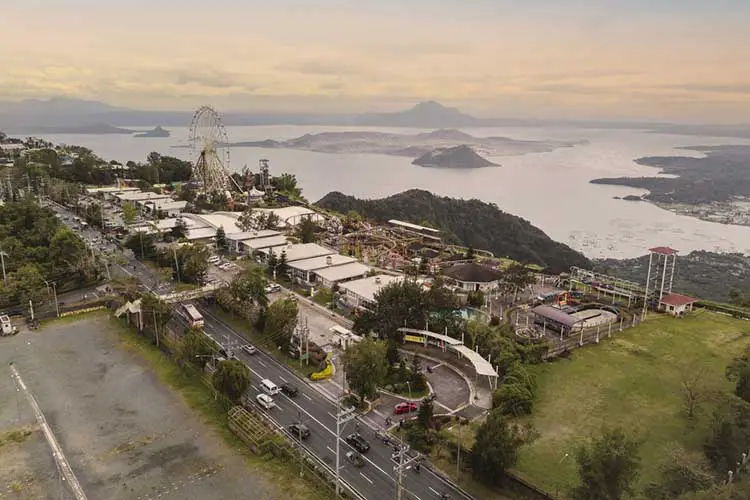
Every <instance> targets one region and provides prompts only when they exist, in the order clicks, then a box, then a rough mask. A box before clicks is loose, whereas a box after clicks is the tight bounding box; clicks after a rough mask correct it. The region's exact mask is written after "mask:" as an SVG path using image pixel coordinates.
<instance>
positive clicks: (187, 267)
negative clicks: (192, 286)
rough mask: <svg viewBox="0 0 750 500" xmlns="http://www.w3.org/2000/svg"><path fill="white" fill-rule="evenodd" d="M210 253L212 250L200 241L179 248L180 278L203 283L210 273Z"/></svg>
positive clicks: (188, 281)
mask: <svg viewBox="0 0 750 500" xmlns="http://www.w3.org/2000/svg"><path fill="white" fill-rule="evenodd" d="M210 255H211V252H210V251H209V250H208V247H206V245H203V244H200V243H196V244H192V245H183V246H181V247H180V248H179V250H177V263H178V264H179V266H180V278H181V279H182V280H183V281H185V282H187V283H196V284H199V285H202V284H203V283H204V282H205V280H206V275H207V274H208V258H209V257H210ZM175 271H176V270H175Z"/></svg>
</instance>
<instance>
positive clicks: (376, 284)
mask: <svg viewBox="0 0 750 500" xmlns="http://www.w3.org/2000/svg"><path fill="white" fill-rule="evenodd" d="M403 280H404V278H403V277H402V276H391V275H389V274H380V275H378V276H370V277H368V278H362V279H361V280H354V281H348V282H346V283H342V284H341V288H342V289H344V290H346V291H349V292H351V293H353V294H354V295H357V296H359V297H361V298H362V299H364V300H366V301H368V302H374V301H375V295H376V294H377V293H378V291H380V289H381V288H383V287H384V286H387V285H390V284H391V283H397V282H401V281H403Z"/></svg>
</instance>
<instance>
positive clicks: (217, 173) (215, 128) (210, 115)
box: [189, 106, 229, 193]
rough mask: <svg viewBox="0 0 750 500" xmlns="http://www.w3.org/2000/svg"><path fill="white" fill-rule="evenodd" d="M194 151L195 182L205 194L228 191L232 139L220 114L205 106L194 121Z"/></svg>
mask: <svg viewBox="0 0 750 500" xmlns="http://www.w3.org/2000/svg"><path fill="white" fill-rule="evenodd" d="M189 142H190V152H191V159H192V161H193V179H192V180H193V181H194V182H196V183H198V184H199V185H200V191H202V192H204V193H225V192H227V191H228V189H229V173H228V172H229V140H228V138H227V131H226V129H225V128H224V124H223V123H222V122H221V117H220V116H219V113H217V112H216V110H214V109H213V108H211V107H210V106H201V107H200V108H198V110H197V111H196V112H195V114H194V115H193V121H192V123H191V124H190V136H189Z"/></svg>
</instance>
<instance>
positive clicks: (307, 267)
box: [288, 254, 357, 283]
mask: <svg viewBox="0 0 750 500" xmlns="http://www.w3.org/2000/svg"><path fill="white" fill-rule="evenodd" d="M352 262H357V259H355V258H353V257H347V256H345V255H340V254H329V255H324V256H320V257H313V258H311V259H303V260H297V261H294V262H290V263H289V265H288V267H289V269H290V270H291V271H292V275H293V276H295V277H297V278H299V279H301V280H303V281H307V282H308V283H312V282H313V281H315V271H317V270H320V269H325V268H327V267H333V266H343V265H346V264H351V263H352Z"/></svg>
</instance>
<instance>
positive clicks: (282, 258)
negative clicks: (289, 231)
mask: <svg viewBox="0 0 750 500" xmlns="http://www.w3.org/2000/svg"><path fill="white" fill-rule="evenodd" d="M286 264H287V260H286V250H282V251H281V255H279V262H278V264H277V266H278V270H277V272H279V273H282V274H283V273H284V271H286Z"/></svg>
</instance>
